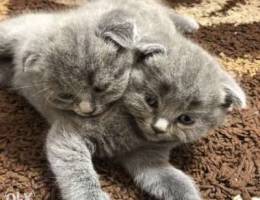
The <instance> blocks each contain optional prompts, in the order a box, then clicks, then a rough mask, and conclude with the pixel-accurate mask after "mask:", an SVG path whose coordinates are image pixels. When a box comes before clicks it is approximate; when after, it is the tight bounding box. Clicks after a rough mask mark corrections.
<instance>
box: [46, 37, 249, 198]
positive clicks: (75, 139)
mask: <svg viewBox="0 0 260 200" xmlns="http://www.w3.org/2000/svg"><path fill="white" fill-rule="evenodd" d="M169 34H170V33H169ZM165 38H167V37H161V38H158V37H157V38H155V39H154V38H149V39H148V38H145V40H142V39H141V40H140V41H139V43H138V44H137V45H136V46H135V50H136V51H137V53H136V56H137V57H138V58H136V59H135V61H136V62H135V63H134V64H135V66H136V67H135V68H134V69H133V71H132V73H131V77H130V82H129V84H128V88H127V89H126V91H125V94H124V96H123V98H122V99H120V100H119V101H118V102H117V103H116V104H114V105H113V106H112V107H111V109H110V110H109V111H107V112H105V113H103V114H102V115H100V116H96V117H93V118H88V119H80V118H75V117H74V118H71V119H70V120H69V121H67V120H68V119H60V121H56V122H55V123H54V124H53V125H52V128H51V129H50V131H49V134H48V137H47V141H46V150H47V156H48V160H49V162H50V164H51V168H52V170H53V172H54V174H55V175H56V178H57V182H58V184H59V187H60V189H61V191H62V195H63V198H64V199H67V200H72V199H91V200H104V199H108V197H107V195H106V194H104V192H103V191H102V190H101V187H100V183H99V181H98V175H97V173H96V172H95V170H94V167H93V164H92V161H91V159H92V157H99V158H110V159H111V160H112V161H117V162H118V163H120V164H121V165H122V166H123V167H124V168H125V169H126V170H127V171H128V172H129V174H130V175H131V176H132V177H133V179H134V181H135V182H136V184H137V185H138V186H139V187H141V188H142V189H143V190H144V191H146V192H147V193H148V194H150V195H152V196H155V197H156V198H157V199H160V200H201V199H202V198H201V197H200V194H199V191H198V189H197V187H196V185H195V183H194V182H193V180H192V179H191V178H190V177H189V176H188V175H186V174H184V173H183V172H182V171H180V170H178V169H176V168H175V167H174V166H172V165H171V164H170V163H169V153H170V150H171V149H172V147H174V146H176V145H179V144H182V143H188V142H192V141H194V140H196V139H199V138H200V137H202V136H204V135H206V133H207V132H208V131H209V130H210V129H212V128H214V127H216V126H218V125H220V124H222V123H223V119H224V118H225V116H226V115H227V113H228V110H229V109H230V108H231V107H233V106H236V107H245V106H246V99H245V94H244V92H243V91H242V89H241V88H240V86H239V85H238V84H237V83H236V82H235V80H233V79H232V78H231V77H230V76H229V75H228V74H227V73H226V72H225V71H224V70H223V69H221V68H220V66H219V65H218V63H217V62H216V61H215V60H214V58H212V57H211V56H210V55H209V54H208V53H207V52H205V51H204V50H203V49H201V48H200V47H199V46H197V45H196V44H194V43H192V42H190V41H189V40H187V39H186V38H184V37H183V36H182V35H180V34H178V33H175V34H174V37H171V39H165ZM154 46H156V47H157V51H153V50H154V48H153V47H154ZM158 47H161V49H160V50H159V48H158ZM137 66H138V67H137ZM61 169H62V170H61ZM64 169H65V170H64ZM75 188H77V190H76V191H75ZM86 188H88V189H86Z"/></svg>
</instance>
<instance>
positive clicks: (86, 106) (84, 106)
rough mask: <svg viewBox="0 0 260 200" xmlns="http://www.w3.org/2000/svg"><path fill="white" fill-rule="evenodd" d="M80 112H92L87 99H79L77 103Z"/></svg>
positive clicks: (92, 108)
mask: <svg viewBox="0 0 260 200" xmlns="http://www.w3.org/2000/svg"><path fill="white" fill-rule="evenodd" d="M79 109H80V112H82V113H87V114H90V113H92V112H94V107H93V106H92V105H91V103H90V102H89V101H81V102H80V104H79Z"/></svg>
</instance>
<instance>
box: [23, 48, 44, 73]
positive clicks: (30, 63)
mask: <svg viewBox="0 0 260 200" xmlns="http://www.w3.org/2000/svg"><path fill="white" fill-rule="evenodd" d="M38 59H39V55H38V54H35V53H33V52H26V53H25V54H24V56H23V58H22V63H23V71H24V72H28V71H34V72H37V71H39V70H40V67H39V66H38V65H35V63H36V61H37V60H38Z"/></svg>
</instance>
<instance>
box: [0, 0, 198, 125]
mask: <svg viewBox="0 0 260 200" xmlns="http://www.w3.org/2000/svg"><path fill="white" fill-rule="evenodd" d="M136 8H138V11H139V12H136ZM158 8H159V9H158ZM164 11H167V12H166V13H167V14H164ZM164 15H165V16H167V17H165V16H164ZM168 16H171V17H168ZM180 19H182V20H180ZM179 21H182V22H183V23H182V24H181V23H179ZM172 22H174V23H172ZM180 24H181V25H180ZM189 24H190V26H189ZM193 25H194V24H192V23H190V20H188V18H186V17H182V16H180V15H177V14H176V13H175V12H174V11H172V10H169V9H168V8H166V7H164V6H161V5H159V4H157V3H155V2H152V1H150V3H149V4H147V2H145V1H144V2H135V1H131V0H129V1H127V2H125V1H120V0H113V2H112V1H109V2H108V1H105V0H97V1H93V2H91V3H88V4H86V6H83V7H81V8H79V9H76V10H71V11H67V12H60V13H38V14H26V15H23V16H20V17H16V18H13V19H10V20H6V21H3V22H1V23H0V58H1V62H4V63H3V64H2V65H1V67H0V83H1V85H4V84H5V85H11V86H12V87H13V88H17V90H18V91H19V93H21V94H22V95H23V96H25V97H26V98H27V99H28V100H29V101H30V103H31V104H32V105H34V106H35V107H36V108H37V110H38V111H39V112H40V113H42V114H43V115H45V113H48V115H47V116H45V117H46V118H47V119H48V121H49V122H51V121H53V120H55V119H56V117H57V115H59V114H61V115H63V114H64V111H65V114H68V113H69V112H67V111H71V114H72V113H76V114H78V115H80V116H85V117H86V116H94V115H98V114H100V113H102V112H104V111H105V110H106V109H108V108H109V106H110V104H112V103H113V102H115V101H116V100H118V99H119V98H120V97H121V96H122V94H123V93H124V91H125V89H126V86H127V83H128V78H129V74H130V72H131V65H132V63H133V54H134V53H135V52H134V51H133V50H132V47H133V45H134V43H135V42H137V41H138V40H139V38H140V37H142V38H145V37H147V36H148V35H153V36H154V37H157V35H158V36H161V35H164V31H165V30H167V31H168V32H171V33H172V34H174V33H175V31H176V28H175V27H178V30H181V31H184V32H185V31H189V30H191V29H192V27H193V28H194V26H193ZM136 26H138V27H139V28H138V30H137V29H136ZM158 27H161V28H158ZM180 27H183V28H180ZM187 27H189V28H187ZM157 28H158V29H157ZM194 30H195V29H194ZM161 49H162V48H161V47H160V46H156V45H153V44H149V46H146V47H145V49H144V51H145V50H148V51H150V53H152V52H153V51H158V50H159V51H160V50H161ZM3 58H9V59H10V60H9V63H8V62H6V60H7V61H8V59H3ZM12 65H14V67H12ZM12 76H14V77H12ZM39 105H40V106H39ZM45 110H48V112H45Z"/></svg>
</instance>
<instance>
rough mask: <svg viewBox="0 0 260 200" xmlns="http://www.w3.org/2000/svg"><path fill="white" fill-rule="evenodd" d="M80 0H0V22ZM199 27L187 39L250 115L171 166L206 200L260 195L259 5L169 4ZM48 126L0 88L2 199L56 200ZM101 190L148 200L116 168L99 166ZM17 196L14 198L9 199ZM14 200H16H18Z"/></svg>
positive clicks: (233, 119)
mask: <svg viewBox="0 0 260 200" xmlns="http://www.w3.org/2000/svg"><path fill="white" fill-rule="evenodd" d="M80 2H81V1H80V0H52V1H51V0H49V1H48V0H1V1H0V20H1V19H4V18H7V17H9V16H11V15H13V14H18V13H21V12H24V11H26V10H41V9H44V10H53V9H65V8H67V7H70V6H75V5H77V4H80ZM168 3H169V4H170V5H171V6H173V7H174V8H175V9H176V10H178V11H179V12H180V13H184V14H189V15H191V16H194V17H195V18H196V19H197V20H198V21H199V22H200V24H201V28H200V30H199V31H198V33H196V34H194V35H192V36H191V37H192V39H193V40H194V41H196V42H197V43H200V44H201V45H202V46H203V47H204V48H206V49H208V50H209V51H210V52H211V53H212V54H214V55H216V56H217V57H218V58H219V60H220V62H221V63H222V64H223V66H224V67H225V68H226V69H227V70H229V71H230V72H232V74H233V75H234V76H236V78H237V80H239V81H240V82H241V85H242V87H243V88H244V89H245V91H246V93H247V95H248V102H249V103H248V106H249V108H248V110H245V111H234V112H233V113H232V115H231V116H230V117H229V118H228V119H227V122H226V123H225V125H224V126H223V127H221V128H219V129H217V130H215V131H213V132H212V133H210V135H209V136H208V137H207V138H204V139H202V140H200V141H198V142H197V143H195V144H193V145H185V146H182V147H180V148H177V149H174V150H173V151H172V156H171V161H172V163H173V164H174V165H175V166H177V167H178V168H180V169H182V170H184V171H185V172H186V173H188V174H190V175H191V176H192V177H193V178H194V179H195V181H196V183H197V184H198V185H199V187H200V190H201V193H202V195H203V197H204V199H205V200H226V199H227V200H229V199H234V200H241V199H243V200H251V199H254V198H253V197H260V113H259V111H260V1H259V0H214V1H213V0H169V2H168ZM47 129H48V127H47V125H46V123H45V121H44V120H43V119H42V118H41V117H40V116H39V114H37V113H36V112H35V111H34V109H33V108H32V107H31V106H30V105H28V103H26V101H25V100H24V99H23V98H22V97H19V96H17V95H16V94H15V93H13V92H10V91H6V90H0V199H1V200H2V199H3V200H6V199H7V198H10V199H11V198H13V197H14V196H17V195H19V194H20V199H22V197H23V196H22V195H23V194H26V195H30V196H31V199H33V200H41V199H42V200H47V199H59V192H58V190H57V188H56V186H55V180H54V177H53V175H52V173H51V172H50V171H49V170H48V164H47V162H46V160H45V155H44V148H43V143H44V137H45V133H46V130H47ZM96 168H97V171H98V172H99V174H100V180H101V184H102V187H103V189H104V190H105V191H107V192H108V193H109V194H110V196H111V198H112V199H113V200H148V199H152V198H151V197H148V196H147V195H146V194H144V193H143V192H142V191H140V190H139V189H138V188H137V187H136V186H134V184H133V182H132V181H131V179H130V178H129V176H128V175H127V174H126V173H125V172H123V170H122V169H120V168H118V167H117V166H113V165H111V164H110V163H109V162H104V161H96ZM13 199H14V198H13ZM16 199H18V198H16Z"/></svg>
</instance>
